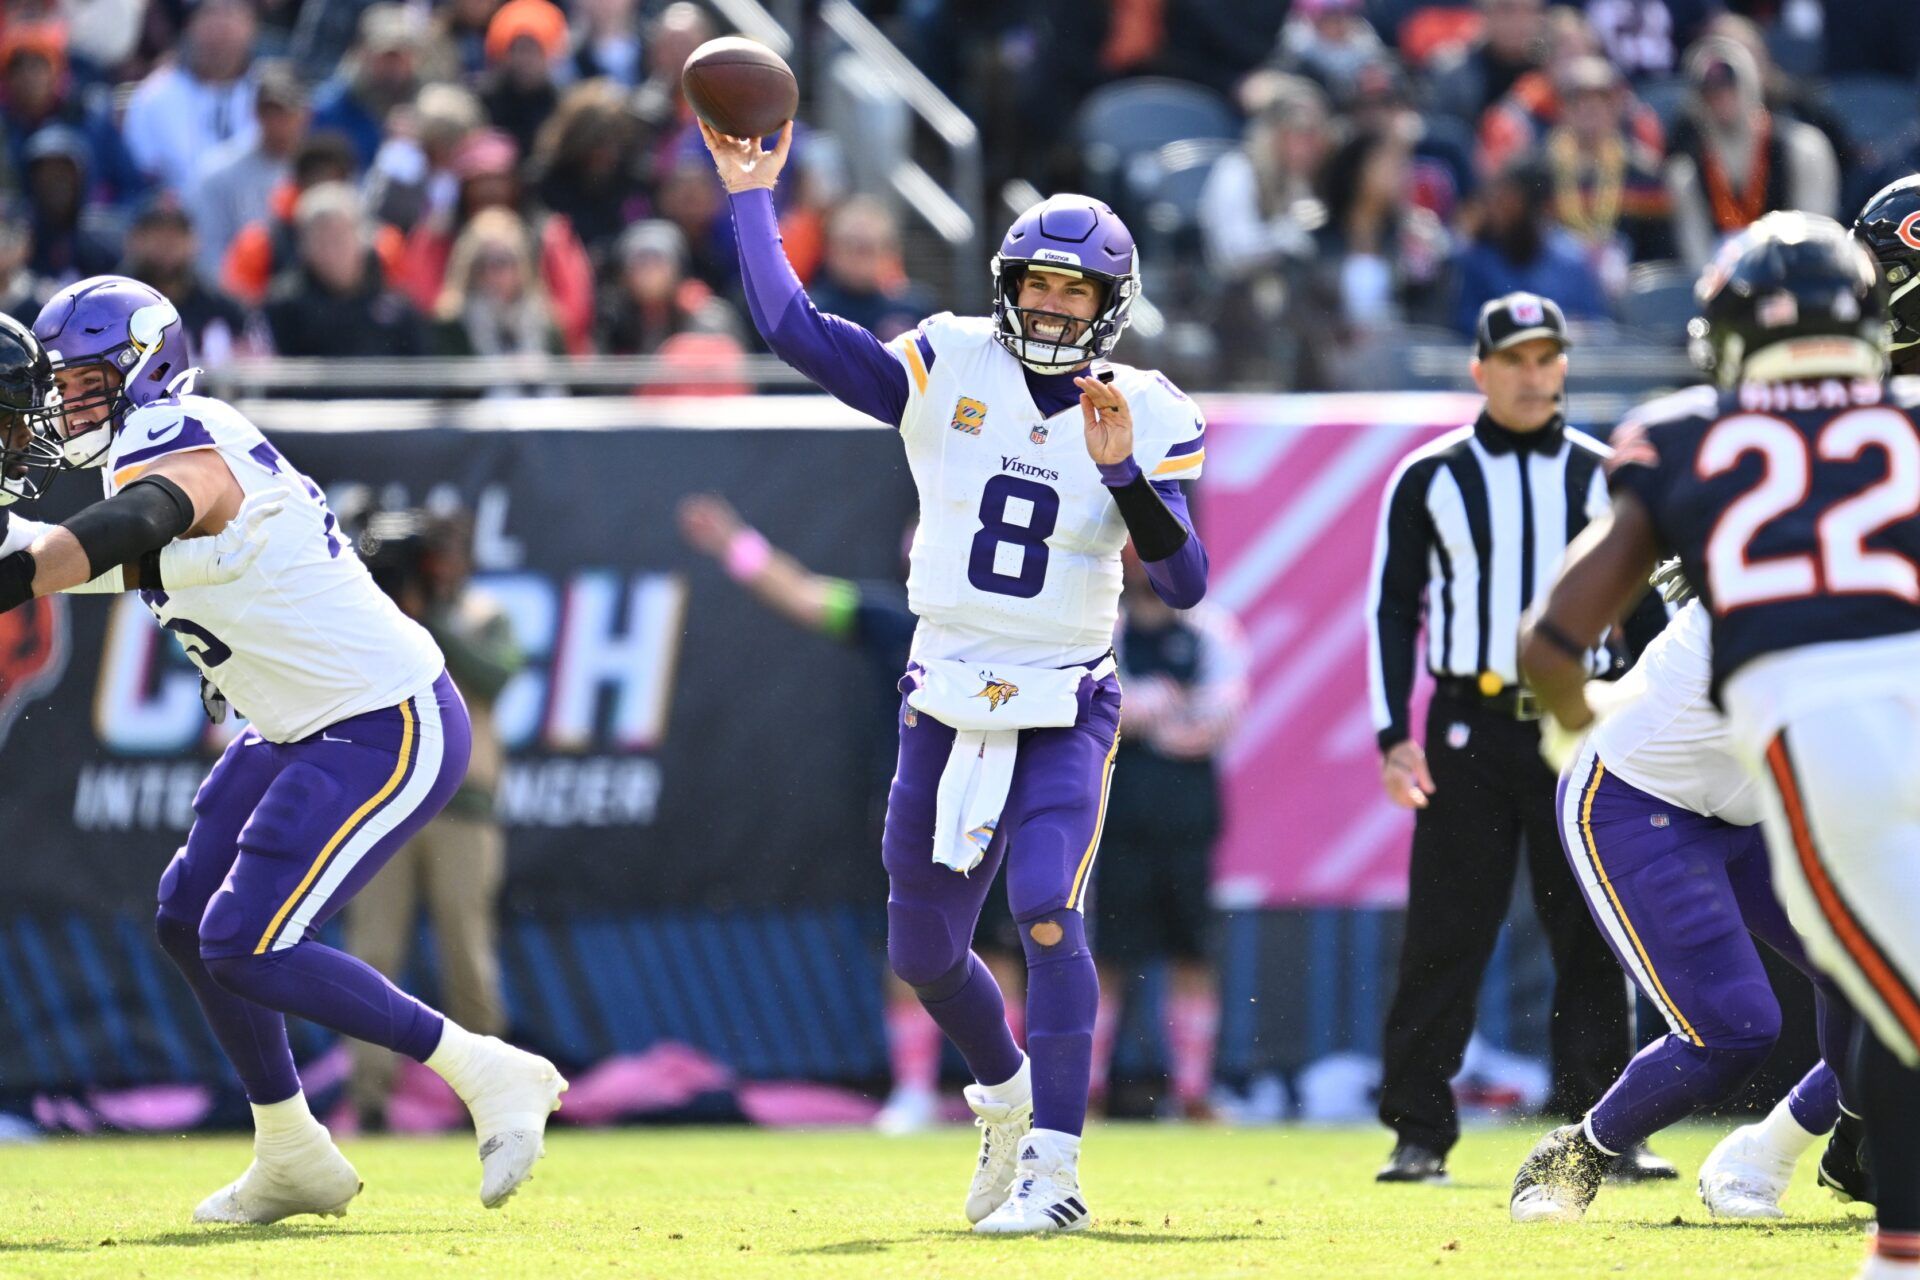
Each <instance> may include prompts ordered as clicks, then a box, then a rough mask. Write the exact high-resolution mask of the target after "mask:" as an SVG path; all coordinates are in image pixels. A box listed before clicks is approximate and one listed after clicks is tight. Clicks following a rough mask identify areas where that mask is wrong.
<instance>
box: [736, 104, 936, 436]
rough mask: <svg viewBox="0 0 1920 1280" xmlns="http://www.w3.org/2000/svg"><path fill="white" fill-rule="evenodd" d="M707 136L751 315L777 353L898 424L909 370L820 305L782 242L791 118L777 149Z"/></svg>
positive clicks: (844, 397) (835, 393)
mask: <svg viewBox="0 0 1920 1280" xmlns="http://www.w3.org/2000/svg"><path fill="white" fill-rule="evenodd" d="M700 136H701V137H702V138H704V139H705V140H706V143H707V151H708V152H709V153H710V154H711V155H712V156H713V163H714V167H715V168H716V169H717V170H718V171H719V173H720V183H721V185H722V186H724V187H725V188H726V189H727V203H728V204H729V205H730V206H731V207H732V210H733V225H734V238H735V239H736V240H737V241H738V242H739V247H740V275H741V283H742V284H743V285H744V286H745V289H746V295H747V313H748V314H749V315H750V316H752V318H753V327H754V328H755V329H757V330H759V331H760V336H761V337H762V338H765V339H766V342H767V345H768V346H769V347H771V348H773V353H774V354H775V355H777V356H779V357H780V358H781V359H782V360H785V361H786V362H787V363H788V364H790V365H792V366H793V367H794V368H796V369H798V370H799V371H800V372H801V373H804V374H806V375H807V377H809V378H811V379H813V381H814V383H815V384H816V385H818V386H819V387H820V389H821V390H823V391H825V392H826V393H827V394H828V395H831V396H832V397H834V398H835V399H836V400H839V401H841V402H842V403H843V404H847V405H851V406H852V407H853V408H855V409H858V410H860V412H862V413H868V414H872V415H873V416H874V417H876V418H878V419H880V421H882V422H890V423H895V424H897V423H898V422H899V421H900V419H901V416H902V415H903V414H904V413H905V412H906V408H907V371H906V368H905V366H903V365H902V364H901V363H900V362H899V361H898V360H896V359H895V358H894V357H893V355H892V354H891V353H890V352H889V351H888V350H887V348H886V344H885V343H883V342H881V341H880V339H879V338H878V337H876V336H874V334H872V333H871V332H869V331H868V330H866V329H863V328H862V327H860V326H859V325H857V324H854V323H853V322H852V321H850V320H843V319H841V318H840V317H839V316H834V315H827V314H825V313H823V312H822V311H820V309H819V308H817V307H815V306H814V305H813V299H811V298H809V297H808V296H807V291H806V290H805V289H804V288H802V287H801V284H800V278H799V277H798V276H796V275H794V273H793V264H791V263H790V262H788V261H787V253H786V250H785V249H784V248H782V247H781V243H780V219H779V217H778V215H776V214H775V212H774V208H773V187H774V183H775V182H776V181H777V180H778V179H779V177H780V170H781V169H782V168H784V167H785V165H786V163H787V150H788V148H789V147H790V146H791V145H792V143H793V122H792V121H788V122H787V125H786V127H785V128H784V129H782V130H781V131H780V138H779V141H778V142H777V143H775V144H774V148H773V150H772V151H767V150H765V149H763V148H762V147H761V146H760V142H759V140H758V139H756V138H729V137H727V136H726V135H725V134H722V133H716V132H714V130H713V128H712V126H710V125H708V124H707V123H705V122H704V121H702V122H701V125H700Z"/></svg>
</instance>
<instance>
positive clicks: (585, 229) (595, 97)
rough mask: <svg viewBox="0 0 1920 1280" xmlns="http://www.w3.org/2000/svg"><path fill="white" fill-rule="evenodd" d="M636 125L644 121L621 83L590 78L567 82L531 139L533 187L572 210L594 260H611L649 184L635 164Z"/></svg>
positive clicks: (554, 205)
mask: <svg viewBox="0 0 1920 1280" xmlns="http://www.w3.org/2000/svg"><path fill="white" fill-rule="evenodd" d="M639 132H640V122H639V121H638V120H637V119H635V118H634V116H633V113H632V112H631V111H629V110H628V109H627V95H626V94H625V93H623V92H621V90H620V88H619V86H618V85H616V84H614V82H613V81H611V80H588V81H586V82H585V83H583V84H577V85H575V86H573V88H571V89H569V90H567V93H566V96H565V97H563V98H562V99H560V106H559V109H558V110H556V111H555V112H554V113H553V116H552V117H551V118H550V119H549V120H548V121H547V122H546V123H545V124H544V125H543V126H541V129H540V136H539V138H538V140H537V141H536V143H535V145H534V152H533V158H532V162H531V164H530V171H531V174H532V180H533V184H534V194H535V195H537V196H538V197H539V198H540V202H541V203H542V204H544V205H545V206H546V207H547V208H549V209H551V210H553V212H555V213H561V214H565V215H566V216H567V220H568V221H569V222H571V223H572V224H573V230H574V234H576V235H578V236H579V237H580V242H581V243H582V244H583V245H585V246H586V249H587V255H588V256H589V257H590V258H592V259H593V262H594V265H595V266H596V268H597V267H599V266H602V265H604V264H605V263H606V261H607V260H608V258H609V257H610V256H611V254H612V251H613V242H614V241H615V240H616V239H618V238H619V236H620V232H621V230H622V229H623V228H625V227H626V226H627V224H628V223H630V222H632V221H633V220H634V219H635V218H636V217H637V216H639V214H640V212H641V211H642V208H643V207H644V203H645V192H644V191H643V190H642V188H641V185H640V180H639V175H638V174H637V173H636V172H635V169H634V161H635V153H636V151H637V147H636V146H635V142H636V139H637V138H638V136H639Z"/></svg>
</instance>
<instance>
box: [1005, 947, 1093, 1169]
mask: <svg viewBox="0 0 1920 1280" xmlns="http://www.w3.org/2000/svg"><path fill="white" fill-rule="evenodd" d="M1048 925H1054V926H1057V927H1058V929H1059V937H1057V938H1053V937H1052V936H1051V934H1052V931H1050V930H1048V928H1047V926H1048ZM1036 930H1039V931H1040V932H1041V933H1042V934H1043V938H1044V939H1050V940H1043V938H1036V937H1034V932H1035V931H1036ZM1020 941H1021V943H1022V945H1023V946H1024V947H1025V949H1026V953H1027V1057H1028V1058H1030V1059H1031V1060H1032V1062H1033V1127H1034V1128H1036V1129H1053V1130H1055V1131H1057V1132H1060V1133H1072V1134H1078V1133H1079V1132H1080V1131H1081V1130H1082V1129H1084V1128H1085V1127H1086V1123H1087V1089H1088V1086H1089V1084H1090V1082H1091V1081H1092V1078H1093V1020H1094V1015H1095V1014H1096V1013H1097V1012H1098V1011H1099V1008H1100V975H1099V973H1098V972H1097V971H1096V970H1095V969H1094V967H1093V952H1092V951H1090V950H1089V949H1088V947H1087V924H1086V918H1085V917H1084V916H1082V915H1081V914H1080V913H1079V912H1078V911H1056V912H1052V913H1050V914H1048V915H1044V916H1040V917H1039V918H1037V919H1034V920H1023V921H1021V922H1020Z"/></svg>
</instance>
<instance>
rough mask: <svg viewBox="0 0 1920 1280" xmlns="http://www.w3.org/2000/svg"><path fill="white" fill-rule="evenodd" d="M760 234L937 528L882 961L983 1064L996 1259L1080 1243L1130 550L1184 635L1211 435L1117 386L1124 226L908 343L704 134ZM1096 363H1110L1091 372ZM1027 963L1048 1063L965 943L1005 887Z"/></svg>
mask: <svg viewBox="0 0 1920 1280" xmlns="http://www.w3.org/2000/svg"><path fill="white" fill-rule="evenodd" d="M701 129H702V132H703V134H704V136H705V139H706V143H707V148H708V150H709V151H710V152H711V153H712V155H713V158H714V163H715V166H716V167H717V168H718V170H719V173H720V178H721V181H722V183H723V184H724V185H725V186H726V188H727V191H728V198H729V202H730V204H731V206H732V209H733V220H734V226H735V229H736V231H737V232H738V239H739V247H740V266H741V273H742V277H743V283H744V284H745V287H746V293H747V302H748V307H749V310H750V311H751V313H752V315H753V322H754V326H755V327H756V328H757V329H759V331H760V333H761V335H762V336H763V337H765V338H766V340H767V343H768V345H769V346H771V347H772V348H773V350H774V352H775V354H777V355H779V356H781V357H782V358H783V359H785V360H786V361H787V362H788V363H789V364H791V365H793V366H794V367H795V368H797V369H799V370H800V371H801V372H803V373H805V374H807V375H808V376H809V377H810V378H812V379H813V380H814V381H815V382H816V383H818V384H819V385H820V386H821V387H822V388H823V389H825V390H826V391H828V392H830V393H831V394H833V395H834V396H836V397H838V398H839V399H841V400H843V401H845V402H846V403H847V404H849V405H852V406H853V407H854V408H856V409H859V410H861V411H863V412H865V413H869V414H871V415H873V416H874V417H876V418H878V419H880V420H881V421H883V422H887V423H890V424H892V425H894V426H897V427H898V428H899V431H900V438H901V444H902V445H903V446H904V448H905V450H906V455H907V461H908V464H909V467H910V468H911V470H912V472H913V479H914V485H915V487H916V488H917V489H918V491H919V496H920V523H919V526H918V528H917V529H916V531H915V533H914V538H913V547H912V550H911V551H910V552H909V555H908V559H909V561H910V564H911V568H910V571H909V573H908V576H907V596H908V604H909V606H910V607H911V608H912V610H913V612H914V614H915V615H916V617H917V618H918V619H919V621H918V623H917V625H916V627H915V629H914V638H913V648H912V656H911V661H910V663H909V666H908V668H907V674H906V677H905V678H904V679H903V680H902V681H901V685H900V687H901V690H902V692H903V693H904V694H905V695H906V697H905V700H904V701H903V702H902V704H901V706H900V713H899V714H900V755H899V763H898V766H897V768H896V770H895V773H894V780H893V786H892V789H891V791H890V792H889V795H888V800H887V822H886V831H885V834H884V836H883V838H882V842H881V860H882V862H883V863H884V864H885V866H886V869H887V879H888V886H889V890H888V899H887V954H888V958H889V960H890V961H891V962H892V965H893V969H894V972H895V973H896V974H898V975H899V977H900V978H901V979H902V980H903V981H905V982H906V983H907V984H908V985H910V986H912V987H913V988H914V991H915V994H917V995H918V996H919V997H920V1000H921V1003H922V1004H923V1005H924V1006H925V1007H926V1009H927V1011H928V1012H929V1013H930V1014H932V1016H933V1019H934V1021H936V1022H938V1023H939V1024H940V1027H941V1029H942V1030H943V1031H945V1032H946V1033H947V1036H948V1038H949V1039H951V1040H952V1041H953V1043H954V1045H955V1046H956V1047H957V1048H958V1049H959V1050H960V1054H961V1057H963V1058H964V1059H965V1060H966V1063H967V1068H968V1070H969V1071H970V1072H971V1073H972V1075H973V1077H974V1079H975V1080H976V1081H977V1083H976V1084H973V1085H971V1086H969V1087H968V1088H967V1090H966V1097H967V1102H968V1105H969V1106H971V1107H972V1108H973V1110H974V1112H975V1114H976V1115H977V1116H978V1117H979V1124H980V1129H981V1145H980V1154H979V1158H978V1160H977V1161H976V1163H975V1166H974V1169H973V1181H972V1184H971V1186H970V1187H969V1189H968V1193H967V1200H966V1214H967V1217H968V1219H969V1220H971V1221H972V1222H973V1223H974V1229H975V1230H976V1231H981V1232H985V1233H1031V1232H1051V1231H1078V1230H1082V1229H1084V1228H1085V1227H1086V1226H1088V1225H1089V1223H1090V1221H1091V1217H1090V1215H1089V1213H1088V1209H1087V1204H1086V1201H1085V1199H1084V1197H1083V1194H1082V1192H1081V1190H1080V1184H1079V1173H1078V1169H1079V1152H1080V1137H1081V1129H1082V1127H1083V1125H1084V1123H1085V1119H1086V1111H1087V1089H1088V1082H1089V1078H1090V1074H1091V1066H1092V1054H1093V1025H1094V1015H1095V1008H1096V1005H1097V1003H1098V999H1099V981H1098V978H1097V977H1096V974H1095V970H1094V964H1093V955H1092V952H1091V950H1090V949H1089V947H1088V942H1087V928H1086V919H1085V914H1084V913H1085V904H1086V896H1087V890H1088V887H1089V883H1090V881H1091V878H1092V873H1093V863H1094V858H1095V855H1096V854H1097V853H1098V851H1099V847H1100V831H1101V826H1102V823H1103V821H1104V818H1105V813H1106V792H1107V783H1108V781H1109V779H1110V778H1111V776H1112V767H1113V757H1114V753H1115V751H1116V750H1117V748H1118V741H1119V727H1120V685H1119V681H1118V680H1117V679H1116V678H1115V677H1114V656H1113V633H1114V626H1115V624H1116V622H1117V620H1118V614H1119V603H1120V582H1121V573H1120V549H1121V547H1122V546H1123V545H1124V544H1125V543H1126V541H1127V540H1128V538H1129V537H1131V538H1132V540H1133V542H1134V545H1135V546H1136V547H1137V548H1138V550H1139V552H1140V556H1141V559H1142V560H1143V561H1144V562H1145V565H1146V574H1147V577H1148V579H1149V581H1150V582H1151V583H1152V586H1153V590H1154V591H1155V592H1156V593H1157V594H1158V595H1159V596H1160V597H1161V599H1163V600H1165V601H1166V602H1167V603H1168V604H1170V605H1173V606H1175V607H1176V608H1190V607H1191V606H1192V605H1194V604H1196V603H1197V602H1198V601H1199V600H1200V598H1201V596H1202V595H1203V594H1204V593H1205V591H1206V585H1207V557H1206V552H1205V550H1204V548H1203V547H1202V546H1201V542H1200V539H1199V537H1198V536H1197V535H1196V534H1195V532H1194V530H1193V526H1192V523H1191V521H1190V520H1189V519H1188V517H1187V504H1186V498H1185V496H1184V495H1183V494H1182V493H1181V491H1180V488H1179V482H1180V481H1183V480H1191V479H1193V478H1195V477H1197V476H1198V475H1199V474H1200V468H1201V466H1202V463H1203V461H1204V459H1205V456H1206V451H1205V448H1204V443H1205V442H1204V434H1203V433H1204V431H1205V429H1206V424H1205V421H1204V420H1203V419H1202V417H1201V415H1200V413H1199V411H1198V409H1197V408H1195V406H1194V404H1193V402H1192V401H1190V400H1188V399H1187V397H1186V396H1184V395H1183V394H1181V393H1180V391H1179V390H1178V389H1176V388H1175V387H1174V386H1173V384H1172V383H1170V382H1168V381H1167V380H1166V379H1165V378H1164V377H1161V376H1160V375H1159V374H1157V373H1154V372H1152V371H1150V370H1142V369H1134V368H1131V367H1129V366H1127V365H1124V364H1118V363H1113V364H1107V363H1105V360H1106V357H1107V356H1108V355H1109V353H1110V352H1111V351H1112V350H1113V347H1114V344H1115V343H1117V342H1118V341H1119V339H1120V335H1121V333H1122V332H1123V331H1124V330H1125V329H1126V327H1127V321H1128V318H1129V316H1130V315H1131V312H1132V307H1133V302H1134V299H1135V297H1136V296H1137V295H1138V293H1139V291H1140V268H1139V262H1138V259H1137V257H1136V255H1135V253H1134V245H1133V236H1132V235H1131V234H1130V233H1129V232H1128V230H1127V228H1126V226H1125V224H1123V223H1122V222H1121V221H1120V219H1119V218H1118V217H1117V216H1115V214H1114V212H1113V210H1111V209H1109V208H1107V206H1106V205H1104V204H1101V203H1100V202H1099V201H1097V200H1090V199H1088V198H1087V197H1085V196H1071V195H1058V196H1054V197H1053V198H1052V199H1050V200H1046V201H1043V202H1042V203H1040V204H1038V205H1036V206H1034V207H1033V208H1032V209H1029V210H1028V211H1027V212H1026V213H1024V214H1022V215H1021V216H1020V217H1019V218H1018V219H1017V220H1016V221H1015V222H1014V224H1013V226H1012V227H1011V228H1010V229H1009V230H1008V232H1007V234H1006V236H1005V238H1004V239H1003V240H1002V241H1001V245H1000V252H999V253H998V254H996V255H995V257H994V259H993V261H992V263H991V264H990V270H991V272H992V275H993V282H994V295H995V297H994V308H993V315H992V316H991V317H984V316H983V317H961V316H954V315H950V314H944V313H943V314H941V315H936V316H929V317H928V318H927V319H926V320H924V321H922V322H921V324H920V325H919V327H918V328H916V329H913V330H911V331H909V332H907V333H905V334H902V335H901V336H900V337H898V338H896V339H895V340H894V341H893V342H892V343H887V344H883V343H882V342H881V341H880V340H879V339H878V338H876V337H875V336H874V335H873V334H872V333H869V332H868V331H867V330H865V329H862V328H861V327H860V326H858V325H855V324H851V323H849V322H848V321H846V320H843V319H841V318H840V317H837V316H831V315H823V314H821V313H820V311H819V310H818V309H817V308H815V306H814V305H813V302H812V300H811V299H809V298H808V297H807V295H806V292H805V290H803V289H802V288H801V286H800V281H799V280H798V279H797V278H796V277H795V275H794V273H793V268H792V267H791V266H790V265H789V264H788V262H787V259H786V255H785V253H784V252H783V250H782V249H781V245H780V233H779V226H778V223H777V221H776V219H775V216H774V208H773V199H772V189H773V186H774V183H775V182H776V180H777V179H778V177H779V173H780V170H781V167H782V166H783V165H784V164H785V163H786V157H787V148H788V146H789V144H790V142H791V140H792V130H793V126H792V125H791V124H789V125H788V126H787V128H786V129H785V130H784V131H783V132H782V133H781V136H780V138H779V140H778V141H777V143H776V144H775V146H774V147H773V149H772V150H763V149H762V147H761V144H760V143H759V141H757V140H755V139H747V138H728V137H725V136H722V135H721V134H718V133H715V132H714V131H713V130H712V129H711V128H709V127H708V126H706V125H704V124H703V125H702V126H701ZM1096 362H1098V363H1096ZM1003 859H1004V860H1005V864H1006V868H1007V897H1008V902H1009V905H1010V906H1011V907H1012V911H1013V917H1014V919H1015V921H1016V922H1018V924H1019V926H1020V941H1021V945H1022V946H1023V948H1024V949H1025V950H1026V954H1027V968H1028V987H1027V1050H1028V1051H1027V1053H1025V1054H1023V1053H1021V1052H1020V1049H1019V1046H1018V1045H1016V1044H1015V1043H1014V1039H1013V1036H1012V1034H1011V1033H1010V1031H1009V1030H1008V1026H1007V1019H1006V1010H1005V1004H1004V1001H1003V999H1002V997H1001V994H1000V990H999V988H998V986H997V985H996V984H995V983H994V980H993V976H992V975H991V974H990V973H988V972H987V970H986V968H985V966H984V965H982V964H981V962H980V960H979V958H978V957H977V956H975V955H974V954H973V953H972V951H971V949H970V944H971V942H972V939H973V934H974V928H975V922H976V921H977V920H978V918H979V915H980V909H981V905H982V902H983V901H984V899H985V895H986V893H987V891H988V888H989V887H990V886H991V884H992V882H993V875H994V872H995V870H996V869H997V868H998V866H999V865H1000V863H1001V861H1002V860H1003Z"/></svg>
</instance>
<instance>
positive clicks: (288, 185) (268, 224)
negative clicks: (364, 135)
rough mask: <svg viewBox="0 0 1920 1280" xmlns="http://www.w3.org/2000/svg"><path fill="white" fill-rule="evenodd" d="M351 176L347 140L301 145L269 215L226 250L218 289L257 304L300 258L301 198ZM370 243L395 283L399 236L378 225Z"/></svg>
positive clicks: (318, 139)
mask: <svg viewBox="0 0 1920 1280" xmlns="http://www.w3.org/2000/svg"><path fill="white" fill-rule="evenodd" d="M352 178H353V146H352V144H351V143H349V142H348V141H347V140H346V139H345V138H343V137H342V136H340V135H339V134H337V133H316V134H314V135H312V136H311V137H309V138H308V139H307V140H306V141H305V142H303V143H301V144H300V149H299V150H297V151H295V152H294V154H293V170H292V172H291V173H290V174H289V175H288V177H287V180H286V181H285V182H283V183H281V184H280V185H279V186H278V187H276V188H274V191H273V194H272V195H271V196H269V197H268V200H267V216H266V217H265V218H263V219H261V220H260V221H258V222H250V223H248V224H247V225H246V226H244V227H242V228H241V229H240V234H239V235H237V236H235V237H234V239H233V243H232V244H231V245H229V246H228V247H227V256H226V259H225V260H224V261H223V262H222V263H221V267H220V284H221V287H222V288H224V289H225V290H226V291H227V292H228V293H231V294H232V295H233V296H234V297H236V298H238V299H240V301H242V302H244V303H246V304H248V305H249V306H257V305H258V304H259V303H260V302H261V301H262V300H263V299H264V298H265V297H266V294H267V289H268V287H269V286H270V285H271V284H272V282H273V278H274V277H275V276H277V275H279V274H280V273H281V272H282V271H284V270H286V269H287V268H288V267H289V266H291V265H293V263H294V262H295V261H296V260H297V259H298V257H299V235H298V233H297V232H296V231H295V229H294V218H293V211H294V206H295V204H297V203H298V202H299V199H300V197H301V196H302V195H303V194H305V193H306V192H307V191H309V190H311V189H312V188H314V187H317V186H319V185H321V184H322V183H327V182H349V181H351V180H352ZM374 244H375V248H376V249H377V250H378V252H379V254H380V260H381V261H382V262H383V263H385V264H386V269H387V270H386V275H387V279H388V281H389V282H391V281H393V280H396V279H398V278H399V271H400V268H401V265H402V263H403V261H404V253H403V248H404V244H403V241H402V238H401V236H400V233H399V232H398V231H395V230H394V229H393V228H391V227H386V226H381V227H379V228H378V230H377V231H376V232H375V234H374Z"/></svg>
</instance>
